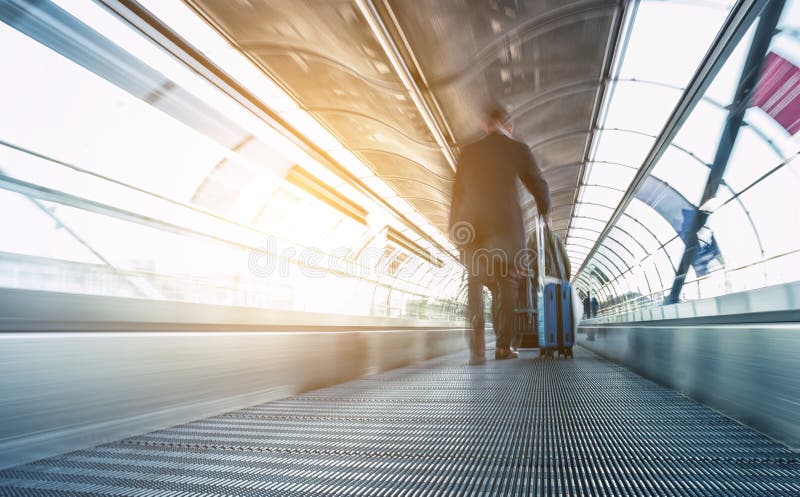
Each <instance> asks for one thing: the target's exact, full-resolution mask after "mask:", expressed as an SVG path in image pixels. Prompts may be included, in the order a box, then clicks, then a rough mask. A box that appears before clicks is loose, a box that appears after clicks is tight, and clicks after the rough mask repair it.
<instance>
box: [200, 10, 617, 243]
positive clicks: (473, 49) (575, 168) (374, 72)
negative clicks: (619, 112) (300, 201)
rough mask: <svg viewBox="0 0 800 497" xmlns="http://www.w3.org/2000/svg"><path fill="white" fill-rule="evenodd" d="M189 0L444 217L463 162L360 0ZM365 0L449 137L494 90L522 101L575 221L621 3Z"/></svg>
mask: <svg viewBox="0 0 800 497" xmlns="http://www.w3.org/2000/svg"><path fill="white" fill-rule="evenodd" d="M192 3H193V5H194V6H195V8H196V9H197V10H198V11H199V12H201V13H202V14H203V15H204V16H205V17H206V18H207V19H208V20H209V21H210V22H211V23H212V24H213V25H215V27H216V28H217V29H218V30H219V31H220V32H222V33H224V34H225V35H226V36H227V37H228V38H229V39H230V40H231V41H232V43H233V44H234V45H236V46H237V47H238V48H239V49H241V50H242V51H243V52H244V53H245V54H247V55H248V56H250V58H251V59H252V60H254V61H256V62H257V63H258V64H259V65H260V66H261V67H262V68H263V69H264V70H265V72H266V73H267V74H268V75H269V76H270V77H271V78H273V79H274V80H275V81H276V82H278V83H279V84H280V85H282V86H283V87H284V88H285V89H286V90H287V91H289V92H290V93H291V94H292V95H293V96H294V97H295V98H296V99H297V101H298V102H300V103H301V104H302V106H303V107H304V108H305V109H306V110H308V111H309V112H311V113H312V115H314V117H316V118H317V119H318V120H319V121H320V122H321V123H322V124H324V125H325V126H326V127H327V128H328V129H329V130H330V131H331V132H333V133H334V134H335V135H336V136H337V137H338V138H339V139H340V140H341V141H342V143H343V144H344V145H345V146H347V147H348V148H349V149H351V150H352V151H353V152H354V153H356V154H357V155H358V156H359V157H360V158H362V159H363V160H364V161H365V163H366V164H367V165H369V166H370V167H371V168H372V170H373V171H374V172H375V173H376V174H377V175H379V176H381V177H383V178H384V179H385V181H386V182H387V183H388V184H389V185H390V186H391V187H392V188H394V189H395V190H396V191H397V193H398V195H400V196H402V197H403V198H405V199H406V200H408V201H409V203H411V204H412V205H413V206H414V207H415V208H416V209H417V210H419V212H420V213H421V214H423V215H424V216H425V217H426V218H427V219H428V220H429V221H431V222H432V223H433V224H435V225H436V226H438V227H439V228H441V229H442V230H443V231H444V230H445V229H446V220H447V217H448V211H449V205H448V204H449V196H450V188H451V185H452V180H453V171H452V168H451V166H450V164H449V163H448V161H447V160H446V158H445V155H444V154H443V153H442V150H441V148H440V147H439V144H437V142H436V140H435V139H434V134H433V133H432V132H431V129H430V127H429V126H430V125H431V123H430V122H429V123H426V121H425V119H423V115H422V113H421V112H420V110H419V108H418V107H417V105H415V102H414V101H413V100H412V98H411V96H410V94H409V92H408V90H407V89H406V88H405V87H404V85H403V84H402V82H401V79H400V78H399V77H398V75H397V74H396V72H395V68H394V67H393V65H392V62H391V60H390V58H389V57H388V56H387V55H386V52H384V48H383V47H382V46H381V44H380V42H379V39H378V38H377V37H376V36H375V35H374V33H373V31H372V30H371V27H370V24H369V23H368V21H367V19H366V18H365V17H364V15H362V13H361V12H362V11H361V10H360V9H359V7H358V5H357V3H356V2H354V1H350V0H325V1H320V0H247V1H239V2H230V1H222V0H193V1H192ZM362 3H363V2H362ZM366 3H369V4H371V5H372V6H374V7H375V11H376V12H377V15H378V17H379V18H380V19H382V21H383V22H385V24H386V25H387V26H388V32H389V36H391V37H393V38H394V41H395V43H396V44H397V45H398V46H401V48H402V50H401V55H402V57H403V59H404V62H405V63H406V64H407V65H408V67H410V68H411V71H412V74H413V75H414V79H415V82H416V84H417V85H418V86H419V88H420V90H421V92H422V94H423V95H424V96H425V99H426V101H427V102H428V103H429V104H430V105H431V107H432V108H434V109H436V115H435V121H436V125H437V126H438V127H439V128H440V129H442V130H443V132H442V135H443V136H445V138H446V139H447V140H448V142H449V146H451V147H453V148H454V149H455V150H456V151H457V150H458V148H459V146H462V145H463V144H465V143H467V142H469V141H471V140H475V139H476V138H478V137H480V135H481V120H482V119H481V115H482V113H483V112H484V110H485V109H486V107H487V106H488V104H489V103H490V102H496V103H498V104H500V105H502V106H504V107H505V108H506V109H507V110H508V111H509V112H510V113H511V115H512V116H513V117H514V123H515V130H514V134H515V136H516V137H517V138H518V139H520V140H523V141H524V142H526V143H527V144H528V145H529V146H531V148H532V151H533V154H534V157H535V158H536V159H537V162H538V163H539V165H540V167H541V168H542V169H543V171H544V174H545V178H546V179H547V180H548V182H549V184H550V187H551V189H552V190H553V192H554V193H553V205H554V207H555V208H554V211H553V214H552V218H553V221H554V223H555V225H556V226H557V227H558V229H559V230H560V231H562V234H564V233H563V230H564V229H565V228H566V226H567V225H568V224H567V221H568V218H569V216H570V214H571V212H572V201H573V199H574V198H575V189H576V188H577V186H578V184H579V183H580V178H579V175H580V172H581V167H580V164H581V162H582V161H583V160H584V154H585V151H586V149H587V141H588V140H589V139H590V138H591V133H590V130H591V127H592V116H593V111H594V108H595V105H596V100H597V95H598V87H599V84H600V80H601V77H602V74H603V73H604V67H603V63H604V60H605V59H604V55H605V50H606V45H607V41H608V40H609V38H610V35H611V33H610V30H611V29H612V26H615V25H617V23H616V22H615V19H616V18H617V16H619V15H620V8H619V2H617V1H614V0H576V1H565V0H403V1H401V0H366ZM267 104H269V102H267ZM528 218H529V219H530V216H528ZM529 222H530V221H529ZM528 228H529V229H530V225H529V226H528Z"/></svg>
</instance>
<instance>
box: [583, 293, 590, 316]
mask: <svg viewBox="0 0 800 497" xmlns="http://www.w3.org/2000/svg"><path fill="white" fill-rule="evenodd" d="M583 317H584V318H586V319H589V318H590V317H592V297H591V295H590V294H589V292H586V298H585V299H583Z"/></svg>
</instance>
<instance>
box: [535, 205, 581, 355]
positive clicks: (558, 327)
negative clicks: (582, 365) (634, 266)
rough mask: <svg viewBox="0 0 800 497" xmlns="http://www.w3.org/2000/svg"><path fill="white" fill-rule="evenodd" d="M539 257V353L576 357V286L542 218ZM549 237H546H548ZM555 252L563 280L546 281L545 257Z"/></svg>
mask: <svg viewBox="0 0 800 497" xmlns="http://www.w3.org/2000/svg"><path fill="white" fill-rule="evenodd" d="M536 236H537V247H538V253H537V259H538V261H537V262H538V265H539V275H540V276H539V287H540V288H543V290H541V291H540V292H539V299H538V302H539V303H538V305H537V311H538V319H537V325H538V336H539V355H540V356H547V357H553V355H554V353H555V352H556V351H557V352H558V355H564V356H568V357H572V346H573V345H574V342H575V331H574V330H575V326H574V322H573V317H572V289H571V287H570V284H569V282H568V281H563V280H564V278H565V276H566V271H565V270H564V267H565V266H564V262H563V261H562V260H561V256H560V254H559V252H558V250H557V249H556V247H555V243H554V242H553V235H552V234H551V233H550V232H549V231H546V230H545V227H544V223H543V222H542V220H541V219H539V220H537V224H536ZM545 237H546V239H545ZM547 251H550V252H552V258H553V259H552V260H553V264H554V268H553V269H554V272H555V273H557V275H556V277H557V278H558V279H560V280H562V281H559V282H558V283H553V282H548V283H546V284H545V279H544V276H543V275H544V273H545V257H546V252H547Z"/></svg>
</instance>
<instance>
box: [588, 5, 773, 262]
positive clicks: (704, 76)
mask: <svg viewBox="0 0 800 497" xmlns="http://www.w3.org/2000/svg"><path fill="white" fill-rule="evenodd" d="M768 2H769V0H739V1H738V2H737V3H736V5H734V6H733V8H732V9H731V12H730V14H729V15H728V17H727V19H725V23H724V24H723V26H722V28H721V29H720V30H719V32H718V33H717V36H716V37H715V38H714V41H713V42H712V43H711V46H710V48H709V50H708V52H706V55H705V56H704V57H703V60H702V61H701V62H700V65H699V66H698V69H697V71H696V72H695V74H694V76H693V77H692V80H691V81H690V82H689V84H688V85H687V87H686V91H685V92H684V93H683V95H681V98H680V100H679V101H678V103H677V105H676V106H675V108H674V109H673V111H672V113H671V114H670V116H669V118H668V119H667V122H666V124H665V125H664V128H663V129H662V131H661V133H660V134H659V136H658V139H656V141H655V143H654V144H653V146H652V148H651V149H650V152H649V153H648V154H647V156H646V157H645V160H644V162H643V163H642V167H640V168H639V171H638V172H637V174H636V176H635V177H634V179H633V181H632V182H631V184H630V186H629V187H628V190H627V191H626V193H625V196H624V197H623V198H622V200H621V201H620V203H619V205H618V206H617V208H616V209H615V210H614V213H613V214H612V215H611V218H610V219H609V221H608V223H607V224H606V227H605V228H604V229H603V231H602V233H601V234H600V236H599V237H598V239H597V243H595V246H594V248H592V251H591V252H589V255H587V256H586V259H585V260H584V261H583V264H581V267H580V268H579V269H578V272H577V273H576V274H580V272H581V271H583V270H584V269H585V268H586V265H587V264H588V263H589V261H590V260H591V258H592V256H593V255H594V253H595V252H596V251H597V248H598V247H599V246H600V245H601V244H602V242H603V239H604V238H605V237H606V235H608V233H609V232H610V231H611V229H612V228H613V227H614V224H616V222H617V221H618V220H619V218H620V217H621V216H622V213H623V211H625V209H626V208H627V207H628V204H629V203H630V202H631V201H632V200H633V198H634V197H635V196H636V191H637V190H638V189H639V186H640V185H641V184H642V183H643V182H644V180H645V179H646V178H647V177H648V176H649V175H650V172H651V171H652V170H653V168H654V167H655V166H656V164H657V163H658V161H659V159H661V156H662V155H663V154H664V152H666V150H667V148H668V147H669V145H670V143H672V140H673V139H674V138H675V135H677V134H678V131H679V130H680V128H681V127H682V126H683V123H684V122H685V121H686V119H687V118H688V117H689V114H690V113H691V112H692V110H693V109H694V108H695V106H696V105H697V103H698V102H700V100H701V99H702V98H703V95H704V94H705V92H706V90H707V89H708V87H709V86H710V85H711V83H712V81H713V80H714V78H715V77H716V75H717V73H719V71H720V70H721V69H722V66H723V65H724V64H725V62H726V61H727V60H728V57H729V56H730V54H731V53H732V52H733V50H734V49H735V48H736V46H737V45H738V43H739V41H740V40H741V39H742V37H744V35H745V33H747V30H748V29H749V28H750V26H751V25H752V23H753V22H754V21H755V20H756V18H757V17H758V15H759V14H760V13H761V11H762V10H763V9H764V7H765V6H766V5H767V3H768Z"/></svg>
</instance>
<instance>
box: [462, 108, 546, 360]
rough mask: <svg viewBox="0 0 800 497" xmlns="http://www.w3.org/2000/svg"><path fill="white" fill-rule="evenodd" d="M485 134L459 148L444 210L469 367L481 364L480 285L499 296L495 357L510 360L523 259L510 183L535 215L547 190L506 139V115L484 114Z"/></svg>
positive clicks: (524, 153) (528, 158) (518, 147)
mask: <svg viewBox="0 0 800 497" xmlns="http://www.w3.org/2000/svg"><path fill="white" fill-rule="evenodd" d="M485 128H486V131H487V135H486V136H485V137H484V138H482V139H480V140H478V141H477V142H474V143H472V144H470V145H467V146H466V147H464V149H463V151H462V153H461V156H460V157H459V160H458V164H457V167H456V180H455V185H454V187H453V200H452V204H451V208H450V237H451V239H452V240H453V242H454V243H455V244H456V246H457V247H458V248H459V250H460V252H461V258H462V262H463V263H464V265H465V266H466V269H467V271H468V279H467V286H468V289H467V307H468V310H467V314H468V316H467V317H468V319H469V321H470V325H471V328H472V336H471V340H470V350H471V358H470V363H471V364H480V363H482V362H484V360H485V338H484V320H485V318H484V307H483V287H484V286H485V285H488V284H490V283H492V282H493V283H494V285H493V287H494V289H495V292H496V293H499V295H493V299H499V306H497V309H498V311H499V315H498V319H497V325H498V328H499V329H497V330H495V333H496V335H497V350H496V351H495V359H498V360H500V359H513V358H516V357H517V354H516V353H515V352H514V351H512V350H511V347H510V345H511V338H512V336H513V313H514V306H515V301H516V296H517V287H518V286H519V278H520V270H522V269H523V268H521V267H519V266H520V264H521V263H522V262H524V259H525V257H524V256H525V255H526V245H525V229H524V226H523V224H522V219H523V217H522V208H521V206H520V202H519V198H518V195H517V185H516V180H517V178H519V179H520V180H521V181H522V184H523V185H525V187H526V188H527V189H528V191H530V193H531V194H532V195H533V197H534V198H535V199H536V206H537V208H538V211H539V214H540V215H543V216H545V217H546V216H547V215H548V214H549V211H550V192H549V189H548V187H547V183H546V182H545V180H544V178H543V177H542V173H541V171H540V170H539V168H538V166H537V165H536V162H535V161H534V159H533V155H532V154H531V151H530V149H529V148H528V146H527V145H525V144H524V143H521V142H519V141H516V140H514V139H513V138H512V137H511V131H512V124H511V122H510V119H509V116H508V114H507V113H506V112H505V111H504V110H502V109H500V108H496V109H494V110H492V111H491V112H489V113H488V115H487V119H486V123H485Z"/></svg>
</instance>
